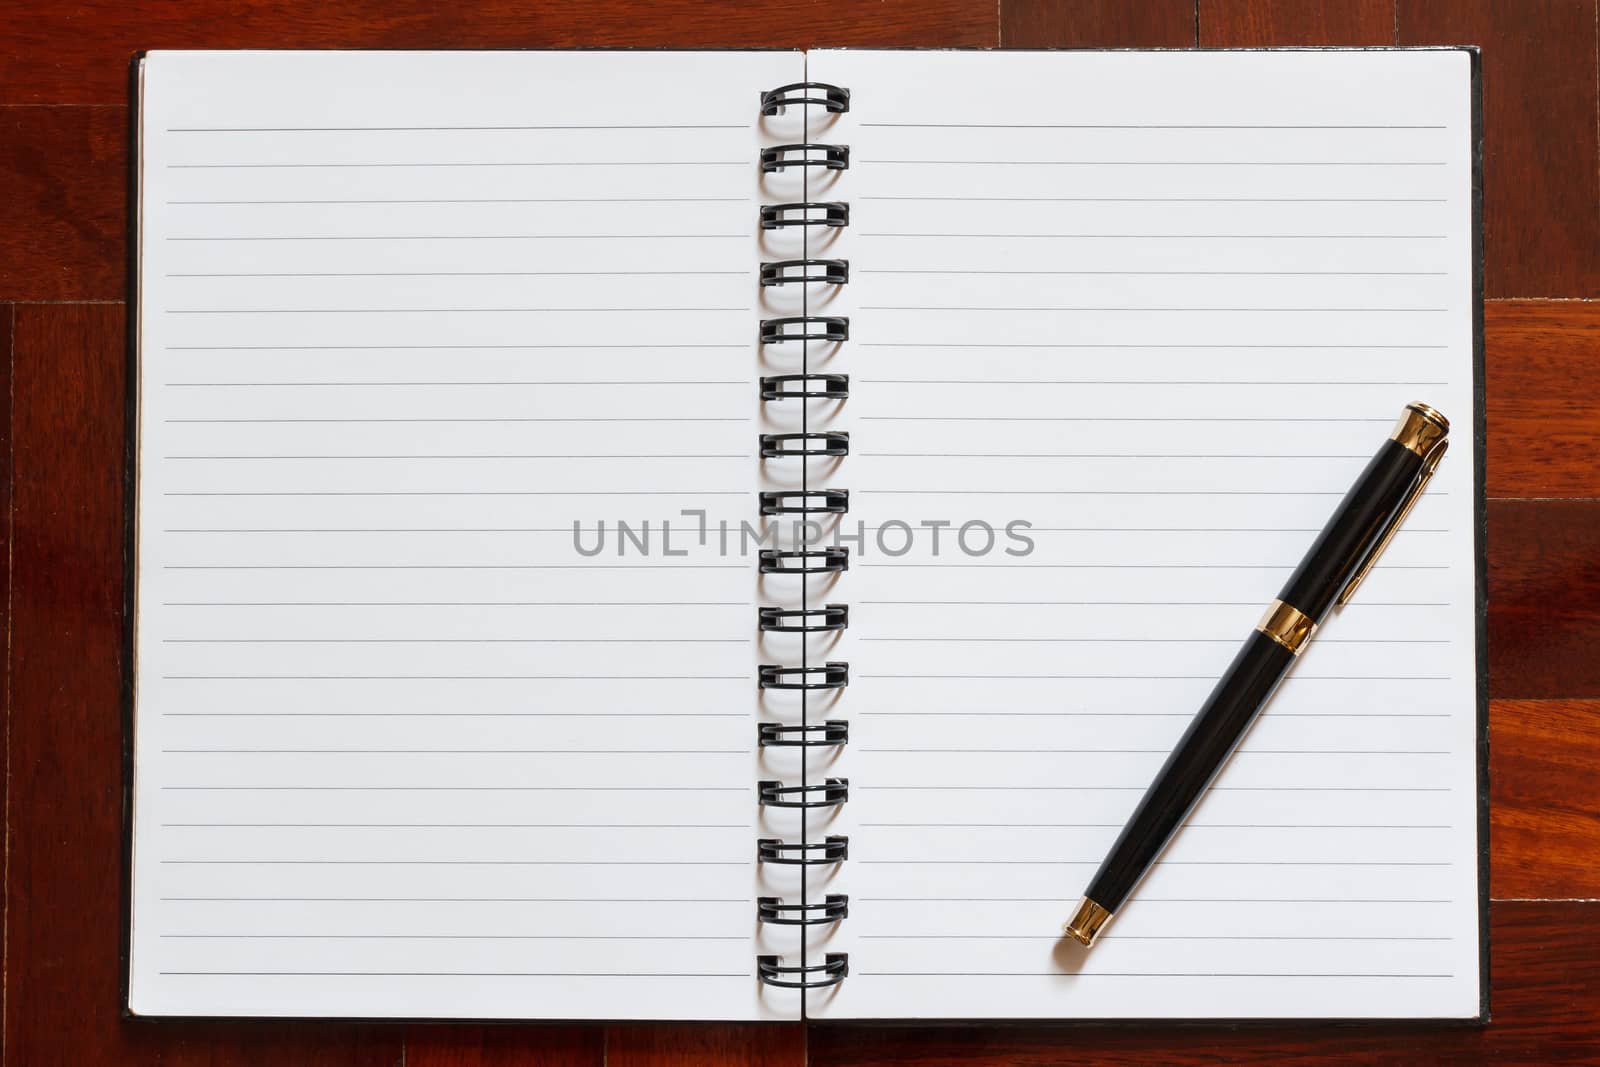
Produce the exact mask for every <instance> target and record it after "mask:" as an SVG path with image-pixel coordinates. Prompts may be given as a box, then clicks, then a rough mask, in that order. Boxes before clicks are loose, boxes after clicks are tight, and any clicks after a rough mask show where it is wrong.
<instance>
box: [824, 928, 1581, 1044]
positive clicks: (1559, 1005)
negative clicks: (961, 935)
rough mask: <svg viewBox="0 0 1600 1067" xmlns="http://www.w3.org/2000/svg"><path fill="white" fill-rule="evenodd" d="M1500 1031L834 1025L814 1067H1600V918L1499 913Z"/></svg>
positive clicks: (1496, 1004) (1494, 1003)
mask: <svg viewBox="0 0 1600 1067" xmlns="http://www.w3.org/2000/svg"><path fill="white" fill-rule="evenodd" d="M1490 923H1491V927H1492V932H1491V934H1490V937H1491V940H1492V942H1493V945H1494V950H1493V956H1492V961H1493V964H1492V971H1493V976H1492V980H1491V990H1492V991H1491V993H1490V998H1491V1010H1492V1012H1493V1022H1492V1023H1491V1024H1490V1025H1489V1026H1487V1027H1483V1028H1479V1027H1472V1026H1455V1027H1439V1026H1429V1025H1427V1024H1394V1023H1375V1024H1369V1025H1363V1026H1348V1027H1338V1026H1321V1027H1319V1026H1314V1025H1313V1026H1307V1025H1305V1024H1299V1025H1295V1024H1268V1025H1260V1026H1257V1025H1246V1026H1239V1027H1227V1028H1224V1027H1187V1028H1185V1027H1173V1026H1143V1025H1141V1026H1131V1027H1075V1028H1069V1029H1059V1028H1058V1029H1047V1028H1044V1027H1029V1026H1005V1027H998V1026H995V1027H937V1026H925V1025H919V1026H917V1027H915V1028H909V1027H907V1028H899V1027H872V1026H850V1025H843V1024H841V1025H830V1026H818V1027H814V1028H813V1029H812V1032H811V1064H812V1067H955V1065H957V1064H961V1065H966V1067H970V1065H972V1064H995V1065H999V1064H1005V1065H1007V1067H1042V1065H1045V1064H1066V1063H1071V1064H1075V1065H1091V1064H1094V1065H1100V1064H1105V1065H1111V1064H1148V1063H1161V1064H1173V1065H1184V1064H1219V1063H1228V1064H1260V1065H1263V1067H1267V1065H1270V1067H1296V1065H1299V1067H1312V1065H1317V1067H1322V1065H1327V1067H1332V1065H1335V1064H1339V1065H1343V1064H1350V1063H1363V1064H1394V1065H1397V1067H1398V1065H1405V1067H1411V1065H1415V1064H1422V1063H1426V1064H1471V1063H1484V1064H1489V1063H1492V1064H1500V1065H1508V1064H1529V1065H1548V1064H1558V1063H1594V1062H1596V1059H1597V1058H1600V954H1597V953H1595V952H1594V951H1593V947H1594V945H1595V944H1596V943H1597V940H1600V908H1595V907H1593V906H1591V905H1589V904H1583V903H1570V902H1561V903H1555V902H1508V903H1497V904H1495V905H1494V906H1493V907H1492V908H1491V909H1490Z"/></svg>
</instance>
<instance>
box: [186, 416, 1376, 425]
mask: <svg viewBox="0 0 1600 1067" xmlns="http://www.w3.org/2000/svg"><path fill="white" fill-rule="evenodd" d="M161 421H162V422H163V423H207V424H223V425H254V424H266V423H272V424H283V423H335V424H346V423H386V422H393V423H418V422H431V423H462V424H466V423H500V422H504V423H522V422H571V423H609V422H620V423H629V422H750V421H752V420H751V419H750V418H748V417H737V418H703V417H671V418H610V417H607V418H566V417H526V418H523V417H519V418H493V417H486V416H475V417H471V418H414V419H368V418H348V419H162V420H161ZM1374 421H1376V420H1374Z"/></svg>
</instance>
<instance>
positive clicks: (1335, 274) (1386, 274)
mask: <svg viewBox="0 0 1600 1067" xmlns="http://www.w3.org/2000/svg"><path fill="white" fill-rule="evenodd" d="M862 199H865V200H870V199H872V198H871V197H863V198H862ZM861 273H862V274H948V275H977V276H984V275H1007V274H1010V275H1070V276H1075V277H1076V276H1086V277H1097V276H1112V277H1134V278H1138V277H1185V278H1188V277H1198V278H1210V277H1250V278H1443V277H1446V276H1448V274H1449V273H1450V272H1449V271H1443V270H982V269H973V268H968V269H963V270H933V269H926V268H921V269H911V268H892V267H863V268H861Z"/></svg>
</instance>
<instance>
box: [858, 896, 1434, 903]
mask: <svg viewBox="0 0 1600 1067" xmlns="http://www.w3.org/2000/svg"><path fill="white" fill-rule="evenodd" d="M857 899H859V900H861V901H863V902H871V903H885V904H893V903H901V904H909V903H919V902H920V903H968V904H1057V905H1059V904H1060V903H1061V898H1060V897H859V898H857ZM1138 902H1139V903H1140V904H1228V905H1233V904H1454V903H1455V901H1454V900H1449V899H1438V898H1431V899H1430V898H1418V897H1148V896H1142V895H1141V896H1140V897H1139V900H1138Z"/></svg>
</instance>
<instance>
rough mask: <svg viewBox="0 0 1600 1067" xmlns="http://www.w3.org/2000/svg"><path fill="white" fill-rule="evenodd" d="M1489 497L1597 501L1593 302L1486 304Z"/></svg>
mask: <svg viewBox="0 0 1600 1067" xmlns="http://www.w3.org/2000/svg"><path fill="white" fill-rule="evenodd" d="M1484 312H1485V313H1484V341H1485V349H1486V352H1487V357H1486V363H1487V367H1486V373H1485V378H1486V379H1487V399H1486V404H1487V415H1488V424H1489V427H1488V428H1489V434H1488V438H1489V439H1488V463H1487V467H1488V472H1487V473H1488V489H1489V495H1490V496H1504V497H1541V496H1600V466H1597V465H1596V464H1595V462H1594V457H1595V455H1596V454H1597V452H1600V405H1596V404H1595V402H1594V392H1595V383H1596V382H1597V381H1600V303H1593V302H1589V301H1578V300H1561V301H1540V300H1513V301H1498V300H1497V301H1490V302H1489V304H1488V305H1487V307H1486V308H1485V309H1484Z"/></svg>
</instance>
